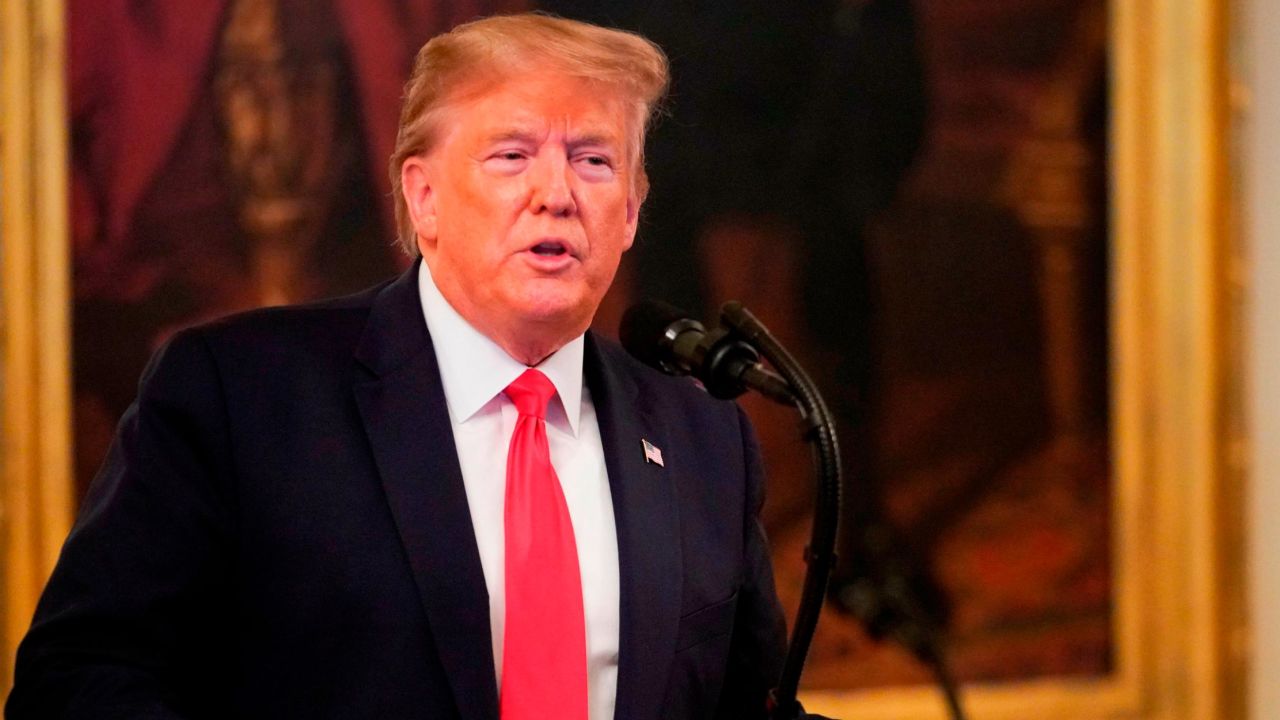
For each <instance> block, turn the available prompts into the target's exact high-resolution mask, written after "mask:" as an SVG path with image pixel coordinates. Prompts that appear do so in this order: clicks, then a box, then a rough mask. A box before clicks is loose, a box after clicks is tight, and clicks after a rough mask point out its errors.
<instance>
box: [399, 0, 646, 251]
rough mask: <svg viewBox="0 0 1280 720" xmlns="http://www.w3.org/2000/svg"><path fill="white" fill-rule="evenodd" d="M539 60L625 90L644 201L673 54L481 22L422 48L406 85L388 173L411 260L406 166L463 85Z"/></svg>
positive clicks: (582, 33)
mask: <svg viewBox="0 0 1280 720" xmlns="http://www.w3.org/2000/svg"><path fill="white" fill-rule="evenodd" d="M533 61H541V62H544V63H548V64H550V65H551V66H552V67H554V68H556V69H558V70H560V71H562V72H564V73H565V74H567V75H571V76H573V77H578V78H582V79H586V80H592V81H596V82H602V83H605V84H608V85H611V86H613V87H615V88H617V89H618V90H619V91H621V92H622V93H623V95H624V97H625V99H626V100H627V101H628V102H629V103H630V104H631V105H632V106H633V107H634V108H635V111H636V119H637V122H636V123H635V126H634V127H635V129H636V138H635V140H634V145H635V147H634V152H635V157H636V159H637V161H638V162H637V163H636V167H637V172H636V173H635V175H634V178H635V183H636V191H637V194H638V195H639V197H640V198H642V199H643V198H644V196H645V194H646V193H647V192H648V189H649V180H648V177H647V176H646V175H645V172H644V137H645V133H646V131H647V129H648V126H649V123H650V121H651V120H652V118H653V116H654V115H655V114H656V112H657V109H658V105H659V103H660V102H661V100H662V97H663V95H665V93H666V90H667V83H668V81H669V73H668V69H667V57H666V55H665V54H663V52H662V50H661V49H660V48H659V47H658V46H657V45H655V44H654V43H652V42H650V41H649V40H647V39H645V38H643V37H641V36H639V35H637V34H635V33H630V32H625V31H622V30H613V29H610V28H603V27H599V26H596V25H590V24H588V23H584V22H578V21H576V20H566V19H564V18H558V17H554V16H551V15H545V14H541V13H521V14H518V15H496V16H493V17H488V18H483V19H481V20H475V21H472V22H469V23H466V24H463V25H459V26H457V27H455V28H454V29H453V30H451V31H449V32H447V33H444V34H442V35H437V36H436V37H434V38H432V39H431V40H430V41H429V42H427V44H426V45H423V46H422V49H421V50H419V51H418V56H417V58H416V59H415V60H414V63H413V72H412V73H411V74H410V76H409V81H408V82H407V83H406V84H405V89H404V105H403V106H402V107H401V109H400V129H399V131H398V132H397V134H396V147H395V151H394V152H392V153H391V163H390V168H389V172H390V175H391V188H392V191H393V194H394V196H395V203H396V225H397V229H398V233H399V239H400V244H401V246H402V247H403V249H404V251H405V252H406V253H408V254H409V255H410V256H417V255H418V244H417V238H416V235H415V232H414V228H413V221H412V219H411V218H410V216H409V209H408V207H407V205H406V203H405V199H404V193H403V188H402V187H401V184H400V169H401V167H402V166H403V165H404V161H405V160H407V159H408V158H411V157H414V156H416V155H422V154H425V153H428V152H430V151H431V150H432V149H433V148H434V146H435V143H436V142H437V141H438V140H439V139H440V138H439V134H440V124H441V119H442V116H443V114H444V111H445V109H446V108H447V106H448V104H449V103H450V102H452V101H454V100H456V99H457V95H458V93H459V92H461V90H462V89H463V88H470V87H473V86H474V84H475V83H476V81H478V80H484V79H491V78H501V77H503V76H504V75H506V74H510V73H512V72H514V70H515V69H516V68H519V67H521V66H525V65H528V64H529V63H530V62H533Z"/></svg>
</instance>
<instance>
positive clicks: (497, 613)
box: [418, 262, 619, 720]
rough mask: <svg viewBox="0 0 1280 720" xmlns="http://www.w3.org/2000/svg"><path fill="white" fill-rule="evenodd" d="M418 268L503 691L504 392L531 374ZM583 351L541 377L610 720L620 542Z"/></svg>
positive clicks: (591, 682)
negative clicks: (548, 389)
mask: <svg viewBox="0 0 1280 720" xmlns="http://www.w3.org/2000/svg"><path fill="white" fill-rule="evenodd" d="M419 268H420V269H419V271H418V294H419V295H420V296H421V299H422V312H423V315H424V316H425V317H426V321H427V328H428V329H429V330H430V331H431V341H432V344H433V345H434V346H435V353H436V358H437V360H438V361H439V364H440V379H441V381H443V383H444V396H445V401H446V403H447V404H448V406H449V420H450V422H451V423H452V425H453V439H454V443H455V444H456V445H457V450H458V462H459V464H460V465H461V466H462V481H463V484H464V485H465V486H466V491H467V505H468V506H469V507H470V510H471V525H472V527H474V528H475V533H476V546H477V547H478V548H479V550H480V565H481V567H482V568H483V570H484V579H485V584H486V585H487V586H488V590H489V625H490V627H491V628H492V633H493V659H494V664H495V668H494V670H495V673H496V674H497V678H498V687H499V688H501V687H502V640H503V628H504V627H505V620H506V615H505V611H506V604H505V599H506V598H505V572H504V570H505V566H504V561H505V551H506V545H505V537H504V535H505V533H504V527H505V525H504V522H503V519H504V515H503V512H504V508H505V500H506V481H507V480H506V479H507V450H508V447H509V445H510V443H511V433H512V432H513V431H514V429H515V425H516V408H515V405H513V404H512V403H511V401H510V400H508V399H507V396H506V395H504V394H503V392H502V391H503V390H504V389H505V388H506V387H507V385H510V384H511V382H512V381H514V380H515V379H516V378H517V377H519V376H520V374H521V373H523V372H524V371H525V370H526V369H527V367H526V366H525V365H524V364H523V363H521V362H519V361H517V360H515V359H514V358H512V357H511V356H510V355H508V354H507V353H506V351H504V350H503V349H502V348H501V347H499V346H498V344H497V343H495V342H493V341H492V340H490V339H489V338H488V337H485V336H484V335H483V334H481V333H480V332H479V331H478V330H476V329H475V328H473V327H472V326H471V325H470V324H468V323H467V321H466V320H464V319H463V318H462V316H461V315H459V314H458V312H457V311H456V310H454V308H453V306H452V305H450V304H449V302H448V301H447V300H445V298H444V296H443V295H441V294H440V290H439V289H437V288H436V285H435V282H433V281H432V279H431V272H430V270H428V269H427V264H426V262H422V263H420V265H419ZM583 346H584V339H583V336H581V335H579V336H578V337H577V338H575V339H574V340H573V341H572V342H570V343H569V344H568V345H565V346H564V347H562V348H560V349H559V350H558V351H556V352H555V354H553V355H551V357H548V358H547V359H546V360H543V361H542V363H540V364H539V365H538V369H539V370H541V371H542V372H543V373H544V374H545V375H546V376H547V378H549V379H550V380H551V382H552V384H553V385H555V387H556V395H555V397H554V398H553V399H552V401H551V402H550V403H549V406H548V408H547V443H548V445H550V449H551V464H552V465H553V466H554V467H555V471H556V476H557V477H558V478H559V479H560V487H561V489H562V490H563V492H564V499H565V503H566V504H567V505H568V506H569V517H570V519H571V520H572V522H573V534H574V539H575V543H576V545H577V548H578V568H579V570H580V572H581V574H582V606H583V610H584V612H585V614H586V622H587V627H586V635H587V648H586V651H587V701H588V708H589V718H590V720H612V718H613V709H614V701H615V700H616V696H617V689H618V628H619V614H618V601H619V590H618V537H617V532H616V528H615V526H614V520H613V499H612V497H611V496H610V494H609V478H608V475H607V473H606V470H605V464H604V447H603V446H602V445H601V442H600V427H599V425H597V423H596V413H595V406H594V405H592V404H591V395H590V393H589V392H588V391H587V387H586V382H585V378H584V377H583V374H582V354H583Z"/></svg>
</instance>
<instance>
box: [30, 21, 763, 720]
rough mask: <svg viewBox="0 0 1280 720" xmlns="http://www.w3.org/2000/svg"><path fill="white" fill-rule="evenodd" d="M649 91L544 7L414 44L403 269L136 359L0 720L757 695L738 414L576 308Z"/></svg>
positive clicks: (615, 58)
mask: <svg viewBox="0 0 1280 720" xmlns="http://www.w3.org/2000/svg"><path fill="white" fill-rule="evenodd" d="M666 82H667V78H666V63H665V59H664V58H663V56H662V54H661V52H660V51H659V50H658V49H657V48H656V47H655V46H653V45H652V44H651V43H649V42H648V41H646V40H643V39H642V38H639V37H638V36H635V35H630V34H627V33H622V32H618V31H613V30H605V29H602V28H598V27H594V26H590V25H585V24H582V23H576V22H571V21H565V20H558V19H552V18H549V17H544V16H537V15H523V16H510V17H496V18H490V19H487V20H481V21H477V22H474V23H470V24H467V25H464V26H461V27H459V28H457V29H455V30H454V31H452V32H451V33H448V34H446V35H443V36H440V37H437V38H436V39H434V40H432V41H431V42H430V43H428V44H427V45H426V46H425V47H424V48H423V49H422V51H421V52H420V53H419V55H418V59H417V62H416V64H415V68H414V72H413V76H412V78H411V79H410V81H409V84H408V85H407V88H406V98H405V103H404V109H403V112H402V116H401V126H400V133H399V137H398V141H397V149H396V152H395V153H394V155H393V157H392V174H393V183H394V184H395V185H396V188H397V190H398V192H399V194H398V196H397V198H396V199H397V211H398V212H397V215H398V220H399V223H400V226H401V232H402V239H403V240H405V241H406V242H407V243H409V244H410V247H412V248H413V250H414V252H415V253H418V254H420V255H421V261H420V262H417V263H415V265H414V267H413V268H412V269H411V270H410V272H408V273H406V274H405V275H404V276H402V277H400V278H399V279H398V280H395V281H393V282H390V283H388V284H386V285H384V286H382V287H379V288H375V289H373V290H370V291H368V292H365V293H362V294H359V295H355V296H352V297H349V298H344V299H340V300H335V301H330V302H326V303H321V304H317V305H312V306H306V307H297V308H277V309H272V310H266V311H259V312H256V313H251V314H248V315H244V316H240V317H235V318H232V319H229V320H226V321H223V322H220V323H217V324H214V325H209V326H205V327H200V328H195V329H193V330H189V331H185V332H183V333H180V334H179V335H178V336H176V337H175V338H174V339H173V340H172V341H171V342H170V343H169V345H168V346H167V347H166V348H165V349H164V350H163V351H162V352H161V353H159V354H158V356H157V357H156V358H155V359H154V360H153V362H152V364H151V366H150V367H149V368H148V370H147V372H146V373H145V375H144V377H143V380H142V384H141V387H140V391H139V396H138V400H137V401H136V403H135V404H134V405H133V407H132V408H131V409H130V411H129V412H128V413H127V414H126V416H125V419H124V420H123V422H122V424H121V427H120V431H119V435H118V437H117V440H116V443H115V445H114V447H113V449H112V451H111V454H110V456H109V458H108V460H107V462H106V463H105V465H104V467H103V469H102V471H101V472H100V474H99V476H98V478H97V479H96V480H95V482H94V484H93V486H92V487H91V489H90V492H89V495H88V496H87V497H86V499H85V502H84V506H83V508H82V511H81V515H80V517H79V519H78V521H77V523H76V527H75V529H74V530H73V532H72V534H71V537H70V538H69V539H68V541H67V544H66V546H65V548H64V550H63V554H62V557H61V559H60V561H59V563H58V567H57V568H56V570H55V571H54V575H53V577H52V579H51V580H50V583H49V586H48V588H47V589H46V591H45V595H44V597H43V598H42V600H41V604H40V607H39V609H38V611H37V614H36V618H35V622H34V623H33V626H32V629H31V631H30V633H29V635H28V637H27V638H26V640H25V641H24V643H23V645H22V648H21V650H20V652H19V658H18V668H17V673H16V682H15V689H14V692H13V695H12V696H11V697H10V700H9V703H8V705H7V708H6V710H7V714H8V717H9V718H11V719H13V720H17V719H19V718H48V717H76V718H79V717H92V718H114V717H119V718H196V717H210V718H214V717H216V718H226V717H239V718H254V717H262V718H292V717H297V718H344V719H346V718H363V717H367V718H467V719H470V720H480V719H482V718H493V719H497V718H501V719H502V720H516V719H518V718H580V719H583V720H586V719H587V718H590V720H606V719H607V718H611V717H616V718H619V720H640V719H646V720H648V719H654V720H657V719H658V718H662V719H663V720H667V719H674V718H693V717H699V718H701V717H723V718H753V717H763V716H764V714H765V705H766V702H765V696H766V693H767V691H768V688H769V687H770V686H771V685H772V684H773V683H774V682H775V681H776V680H777V677H778V673H779V670H780V661H781V655H782V644H783V625H782V619H781V613H780V612H779V609H778V605H777V599H776V595H775V592H774V586H773V579H772V575H771V572H770V569H769V564H768V554H767V552H766V548H765V544H764V538H763V535H762V532H761V530H760V527H759V525H758V523H757V521H756V517H755V516H756V512H757V511H758V509H759V505H760V502H761V498H760V492H761V481H762V478H761V467H760V461H759V456H758V452H757V449H756V445H755V440H754V438H753V435H752V433H751V430H750V428H749V426H748V424H747V422H746V420H745V418H744V416H743V415H742V413H741V412H740V411H739V410H737V408H736V406H734V405H731V404H727V403H721V402H717V401H714V400H712V399H710V398H709V397H707V396H706V395H705V394H704V393H702V392H701V391H700V390H698V389H697V388H696V387H695V386H694V385H692V384H691V383H687V382H684V381H682V380H678V379H673V378H667V377H664V376H662V375H660V374H658V373H656V372H653V371H650V370H648V369H647V368H644V367H642V366H640V365H639V364H637V363H635V362H634V361H632V360H631V359H630V358H629V357H627V356H626V355H625V353H623V352H622V351H621V350H620V349H619V348H617V347H616V346H615V345H613V344H611V343H608V342H604V341H602V340H600V339H599V338H596V337H595V336H593V335H591V334H590V333H587V332H586V329H587V326H588V324H589V323H590V320H591V317H592V315H593V313H594V312H595V310H596V307H597V306H598V304H599V303H600V300H601V298H602V296H603V294H604V292H605V290H606V289H607V288H608V286H609V283H610V281H611V280H612V277H613V274H614V272H615V270H616V269H617V265H618V262H619V259H620V256H621V254H622V253H623V252H624V251H625V250H626V249H627V248H628V247H630V245H631V243H632V240H633V239H634V237H635V233H636V227H637V223H638V217H639V212H640V206H641V203H642V201H643V199H644V196H645V191H646V181H645V176H644V171H643V167H642V145H643V137H644V132H645V125H646V123H647V121H648V119H649V117H650V116H651V115H652V114H653V110H654V107H655V106H656V104H657V102H658V100H659V97H660V96H661V94H662V92H663V89H664V88H665V86H666Z"/></svg>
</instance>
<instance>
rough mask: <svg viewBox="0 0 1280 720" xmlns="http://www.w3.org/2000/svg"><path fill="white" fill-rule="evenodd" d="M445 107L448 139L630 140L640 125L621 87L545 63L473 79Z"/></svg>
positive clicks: (623, 142)
mask: <svg viewBox="0 0 1280 720" xmlns="http://www.w3.org/2000/svg"><path fill="white" fill-rule="evenodd" d="M444 110H445V111H444V114H443V117H442V121H443V124H444V127H443V128H442V130H443V133H442V140H443V143H444V144H451V143H454V142H459V141H461V142H463V143H468V142H469V143H476V142H485V141H487V140H490V139H495V140H497V139H502V138H504V137H509V136H512V135H516V134H521V135H524V134H528V135H534V136H540V137H541V136H545V135H546V134H549V133H563V134H564V135H566V136H567V138H568V139H571V140H572V139H574V138H581V137H590V138H592V139H595V140H598V141H602V142H608V143H616V144H619V145H628V144H630V143H632V142H633V141H634V136H635V135H636V133H637V131H638V127H637V124H638V119H637V117H636V115H637V113H636V112H635V110H634V108H633V107H632V103H629V102H628V98H627V96H626V94H625V93H624V92H623V91H622V90H621V88H618V87H616V86H614V85H611V84H609V83H604V82H600V81H596V80H590V79H587V78H582V77H577V76H574V75H570V74H566V73H563V72H555V71H546V70H545V69H544V70H541V71H539V70H538V69H533V70H529V71H525V72H522V73H519V74H516V75H509V76H506V77H502V78H499V79H491V80H485V81H474V82H472V83H471V84H469V85H467V86H464V87H462V88H460V89H459V90H458V91H455V92H454V93H453V94H452V97H451V98H450V100H449V101H448V102H447V103H446V104H445V108H444Z"/></svg>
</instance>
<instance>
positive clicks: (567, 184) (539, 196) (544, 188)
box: [529, 153, 578, 217]
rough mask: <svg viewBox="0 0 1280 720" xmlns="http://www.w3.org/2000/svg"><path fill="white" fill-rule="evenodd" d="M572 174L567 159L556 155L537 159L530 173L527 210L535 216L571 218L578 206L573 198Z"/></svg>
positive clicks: (548, 154) (551, 154)
mask: <svg viewBox="0 0 1280 720" xmlns="http://www.w3.org/2000/svg"><path fill="white" fill-rule="evenodd" d="M572 172H573V169H572V168H571V167H570V165H569V160H568V158H566V157H564V156H562V155H560V154H558V153H547V156H546V157H539V158H538V159H537V160H536V161H535V163H534V168H533V172H531V173H530V180H531V183H532V192H531V193H530V196H529V209H530V210H532V211H533V212H534V213H535V214H537V213H548V214H550V215H553V216H555V217H571V216H572V215H573V214H574V213H576V212H577V211H578V204H577V201H576V200H575V199H574V197H573V186H572V177H571V173H572Z"/></svg>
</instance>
